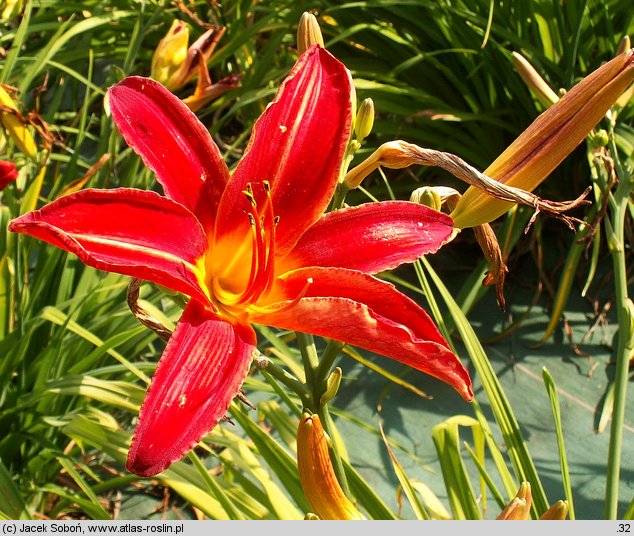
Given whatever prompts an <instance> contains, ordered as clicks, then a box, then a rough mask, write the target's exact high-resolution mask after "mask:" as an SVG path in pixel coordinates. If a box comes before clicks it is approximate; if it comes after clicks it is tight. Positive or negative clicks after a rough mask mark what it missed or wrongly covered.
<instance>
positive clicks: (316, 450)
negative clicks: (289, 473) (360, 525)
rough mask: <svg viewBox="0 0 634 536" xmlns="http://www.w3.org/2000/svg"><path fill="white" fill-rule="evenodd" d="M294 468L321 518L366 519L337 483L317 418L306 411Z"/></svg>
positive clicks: (300, 425) (298, 431)
mask: <svg viewBox="0 0 634 536" xmlns="http://www.w3.org/2000/svg"><path fill="white" fill-rule="evenodd" d="M297 467H298V469H299V478H300V480H301V483H302V488H303V489H304V493H305V495H306V498H307V499H308V502H309V503H310V505H311V507H312V508H313V510H314V511H315V513H316V514H317V515H318V516H319V517H320V518H321V519H331V520H339V519H365V517H364V516H363V515H362V514H361V512H359V510H358V509H357V508H356V506H355V505H354V504H352V502H350V500H349V499H348V498H347V497H346V495H345V493H344V492H343V490H342V489H341V486H340V485H339V482H338V481H337V477H336V476H335V471H334V468H333V466H332V462H331V460H330V454H329V453H328V442H327V440H326V434H325V433H324V429H323V427H322V425H321V421H320V419H319V416H318V415H310V414H308V413H307V412H305V413H304V414H303V415H302V418H301V420H300V422H299V427H298V429H297Z"/></svg>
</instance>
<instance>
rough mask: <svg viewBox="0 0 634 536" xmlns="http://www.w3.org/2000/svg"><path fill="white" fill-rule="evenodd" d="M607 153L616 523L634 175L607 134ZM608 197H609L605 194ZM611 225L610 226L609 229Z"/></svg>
mask: <svg viewBox="0 0 634 536" xmlns="http://www.w3.org/2000/svg"><path fill="white" fill-rule="evenodd" d="M610 152H611V153H612V157H613V159H614V165H615V170H616V172H617V177H618V178H619V184H618V186H617V188H616V191H615V193H614V200H615V204H614V205H613V206H614V210H613V211H612V212H613V214H612V219H611V222H610V219H608V218H606V219H605V220H604V221H605V226H606V231H607V232H606V235H607V238H608V246H609V250H610V254H611V256H612V264H613V266H614V290H615V301H616V315H617V320H618V325H619V327H618V335H617V336H618V344H617V353H616V373H615V378H614V407H613V410H612V424H611V427H610V445H609V447H608V469H607V482H606V493H605V519H618V517H617V514H618V512H617V507H618V499H619V478H620V470H621V454H622V453H621V449H622V444H623V423H624V420H625V401H626V395H627V382H628V367H629V358H630V355H629V354H630V351H631V345H632V339H633V337H634V334H633V333H632V330H633V329H632V324H633V318H632V310H631V309H632V307H631V301H630V299H629V298H628V295H627V268H626V265H625V242H624V240H625V217H626V212H627V205H628V202H629V196H630V193H631V192H632V189H634V175H629V176H628V175H627V174H626V171H625V170H624V168H623V167H622V166H621V165H620V162H619V159H618V153H617V149H616V144H615V143H614V132H613V131H612V132H610ZM608 195H609V194H608ZM610 223H611V225H610Z"/></svg>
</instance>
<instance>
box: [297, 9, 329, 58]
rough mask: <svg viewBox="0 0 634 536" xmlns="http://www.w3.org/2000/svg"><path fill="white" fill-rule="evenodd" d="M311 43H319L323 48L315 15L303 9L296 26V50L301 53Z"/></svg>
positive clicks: (322, 40)
mask: <svg viewBox="0 0 634 536" xmlns="http://www.w3.org/2000/svg"><path fill="white" fill-rule="evenodd" d="M313 45H319V46H320V47H322V48H323V47H324V38H323V36H322V35H321V29H320V28H319V23H318V22H317V18H316V17H315V15H313V14H312V13H308V12H307V11H305V12H304V13H303V14H302V17H301V18H300V19H299V25H298V26H297V51H298V52H299V53H300V54H303V53H304V52H306V51H307V50H308V49H309V48H310V47H311V46H313Z"/></svg>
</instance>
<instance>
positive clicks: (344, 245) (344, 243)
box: [278, 201, 453, 274]
mask: <svg viewBox="0 0 634 536" xmlns="http://www.w3.org/2000/svg"><path fill="white" fill-rule="evenodd" d="M452 232H453V220H452V219H451V218H450V217H449V216H447V215H446V214H443V213H442V212H437V211H435V210H432V209H430V208H427V207H425V206H423V205H419V204H417V203H409V202H406V201H386V202H382V203H368V204H366V205H360V206H357V207H353V208H346V209H341V210H336V211H334V212H329V213H328V214H326V215H325V216H324V217H323V218H322V219H321V220H319V221H318V222H317V223H316V224H315V225H313V226H312V227H311V228H310V229H308V231H306V232H305V233H304V234H303V235H302V237H301V238H300V239H299V241H298V242H297V245H296V246H295V248H293V250H292V251H291V252H290V253H289V254H288V256H287V257H286V258H285V259H283V260H282V261H281V264H280V267H279V271H278V273H283V272H284V271H287V270H290V269H293V268H300V267H303V266H332V267H338V268H349V269H352V270H360V271H362V272H366V273H374V274H375V273H378V272H381V271H383V270H389V269H392V268H396V267H397V266H400V265H401V264H403V263H404V262H414V261H415V260H417V259H418V258H419V257H421V255H425V254H426V253H433V252H434V251H436V250H438V249H439V248H440V247H441V246H442V245H443V244H444V243H445V242H446V241H447V240H448V239H449V238H450V237H451V234H452Z"/></svg>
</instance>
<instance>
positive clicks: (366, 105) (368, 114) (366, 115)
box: [354, 99, 374, 142]
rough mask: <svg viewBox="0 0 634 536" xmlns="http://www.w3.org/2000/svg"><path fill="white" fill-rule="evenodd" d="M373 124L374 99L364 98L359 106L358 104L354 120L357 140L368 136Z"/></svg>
mask: <svg viewBox="0 0 634 536" xmlns="http://www.w3.org/2000/svg"><path fill="white" fill-rule="evenodd" d="M373 126H374V101H373V100H372V99H365V100H364V101H363V102H362V103H361V106H359V112H358V113H357V118H356V120H355V122H354V131H355V134H356V135H357V140H359V141H360V142H361V141H363V140H364V139H365V138H367V137H368V135H369V134H370V132H372V127H373Z"/></svg>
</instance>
